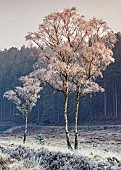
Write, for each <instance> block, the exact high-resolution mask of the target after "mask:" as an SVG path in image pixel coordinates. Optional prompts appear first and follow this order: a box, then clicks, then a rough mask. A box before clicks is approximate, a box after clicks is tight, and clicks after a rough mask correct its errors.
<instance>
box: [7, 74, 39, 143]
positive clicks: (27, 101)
mask: <svg viewBox="0 0 121 170" xmlns="http://www.w3.org/2000/svg"><path fill="white" fill-rule="evenodd" d="M20 81H21V82H22V83H23V87H16V88H15V90H14V91H13V90H9V91H6V92H5V93H4V97H6V98H7V99H8V100H11V101H12V102H13V103H15V104H16V106H17V109H18V110H19V111H20V112H21V113H22V115H21V116H22V117H23V118H25V132H24V139H23V142H24V143H25V141H26V135H27V126H28V116H29V114H30V113H31V111H32V108H33V107H34V106H36V103H37V99H38V98H39V97H40V96H39V95H38V93H39V92H40V91H41V90H42V87H40V81H39V80H38V79H37V78H36V79H35V78H30V77H28V76H22V77H21V78H20Z"/></svg>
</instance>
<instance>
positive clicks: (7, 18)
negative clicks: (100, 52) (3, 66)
mask: <svg viewBox="0 0 121 170" xmlns="http://www.w3.org/2000/svg"><path fill="white" fill-rule="evenodd" d="M72 6H75V7H77V10H78V13H79V14H80V15H84V16H85V18H86V19H91V18H93V17H96V18H98V19H100V18H102V19H103V20H104V21H106V22H107V23H108V26H109V27H110V28H111V29H112V30H113V31H114V32H121V0H0V50H3V49H4V48H7V49H8V48H10V47H18V48H20V47H21V46H22V45H23V44H25V45H29V43H28V42H26V41H25V35H27V33H28V32H33V31H37V29H38V25H39V24H41V23H42V20H43V18H44V16H47V15H48V14H50V13H51V12H56V11H58V10H63V9H64V8H71V7H72Z"/></svg>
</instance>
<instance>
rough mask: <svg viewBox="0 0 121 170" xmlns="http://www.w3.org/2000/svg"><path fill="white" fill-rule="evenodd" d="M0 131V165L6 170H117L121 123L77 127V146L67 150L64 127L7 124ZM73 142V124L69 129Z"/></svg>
mask: <svg viewBox="0 0 121 170" xmlns="http://www.w3.org/2000/svg"><path fill="white" fill-rule="evenodd" d="M1 129H4V130H3V131H2V133H1V134H0V168H1V169H6V170H7V169H8V170H9V169H10V170H24V169H25V170H27V169H29V170H39V169H40V170H51V169H52V170H81V169H82V170H88V169H91V170H121V126H118V125H115V126H109V125H107V126H82V127H81V126H80V127H79V128H78V129H79V149H78V151H76V152H75V151H69V150H68V149H67V146H66V139H65V130H64V127H57V126H53V127H52V126H50V127H42V126H38V125H36V126H35V125H29V129H28V136H27V141H26V143H25V144H23V143H22V138H23V131H24V127H22V126H18V127H10V128H8V129H7V130H6V129H5V128H3V127H2V126H1ZM69 131H70V134H71V142H72V145H74V132H73V127H70V128H69Z"/></svg>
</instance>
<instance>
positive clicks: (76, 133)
mask: <svg viewBox="0 0 121 170" xmlns="http://www.w3.org/2000/svg"><path fill="white" fill-rule="evenodd" d="M80 93H81V89H80V87H77V96H76V106H75V110H76V111H75V112H76V113H75V144H74V149H75V150H77V149H78V113H79V98H80Z"/></svg>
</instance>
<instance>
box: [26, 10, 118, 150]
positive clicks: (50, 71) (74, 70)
mask: <svg viewBox="0 0 121 170" xmlns="http://www.w3.org/2000/svg"><path fill="white" fill-rule="evenodd" d="M26 39H27V40H31V41H33V42H34V43H35V44H36V45H37V46H38V47H39V53H40V59H39V60H38V63H37V66H39V64H41V66H42V63H43V68H42V67H40V68H39V69H38V70H37V71H36V72H35V74H36V75H37V74H38V75H39V77H40V78H41V79H44V81H45V82H46V83H48V84H49V85H50V86H52V87H53V88H54V89H57V90H61V91H62V92H63V93H64V97H65V106H64V118H65V130H66V139H67V146H68V148H72V147H71V143H70V136H69V131H68V115H67V108H68V94H69V91H74V90H75V89H77V92H78V93H79V95H78V96H80V93H82V92H81V90H82V87H83V89H85V92H84V90H83V93H90V92H89V91H90V89H91V91H92V92H94V91H99V89H100V87H99V86H98V85H97V84H96V83H94V80H95V78H96V77H98V76H100V75H101V73H102V70H103V69H102V67H103V64H104V67H106V66H107V65H108V64H109V63H110V62H111V61H112V57H111V56H112V53H111V50H110V48H112V46H113V43H114V42H115V36H114V33H113V32H111V31H110V29H109V28H108V27H107V24H106V23H105V22H103V21H102V20H97V19H95V18H94V19H92V20H89V21H86V20H85V18H84V16H80V15H79V14H77V11H76V8H75V7H73V8H71V9H65V10H64V11H61V12H55V13H51V14H50V15H48V16H47V17H45V18H44V20H43V23H42V24H40V25H39V29H38V31H37V32H35V33H29V34H28V35H27V36H26ZM103 52H104V54H103ZM105 55H106V56H105ZM107 56H108V57H109V58H107ZM96 58H98V59H96ZM106 58H107V60H106ZM102 61H103V62H102ZM104 61H105V62H104ZM106 62H107V64H105V63H106ZM85 64H86V65H85ZM100 65H101V68H100ZM92 66H95V67H92ZM98 67H99V68H98ZM95 69H96V70H95ZM98 87H99V88H98ZM95 88H98V90H96V89H95ZM92 89H93V90H92ZM78 105H79V97H77V102H76V117H75V121H76V123H75V140H76V141H77V136H78V133H77V119H78ZM75 143H77V142H75ZM75 148H76V146H75Z"/></svg>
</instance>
